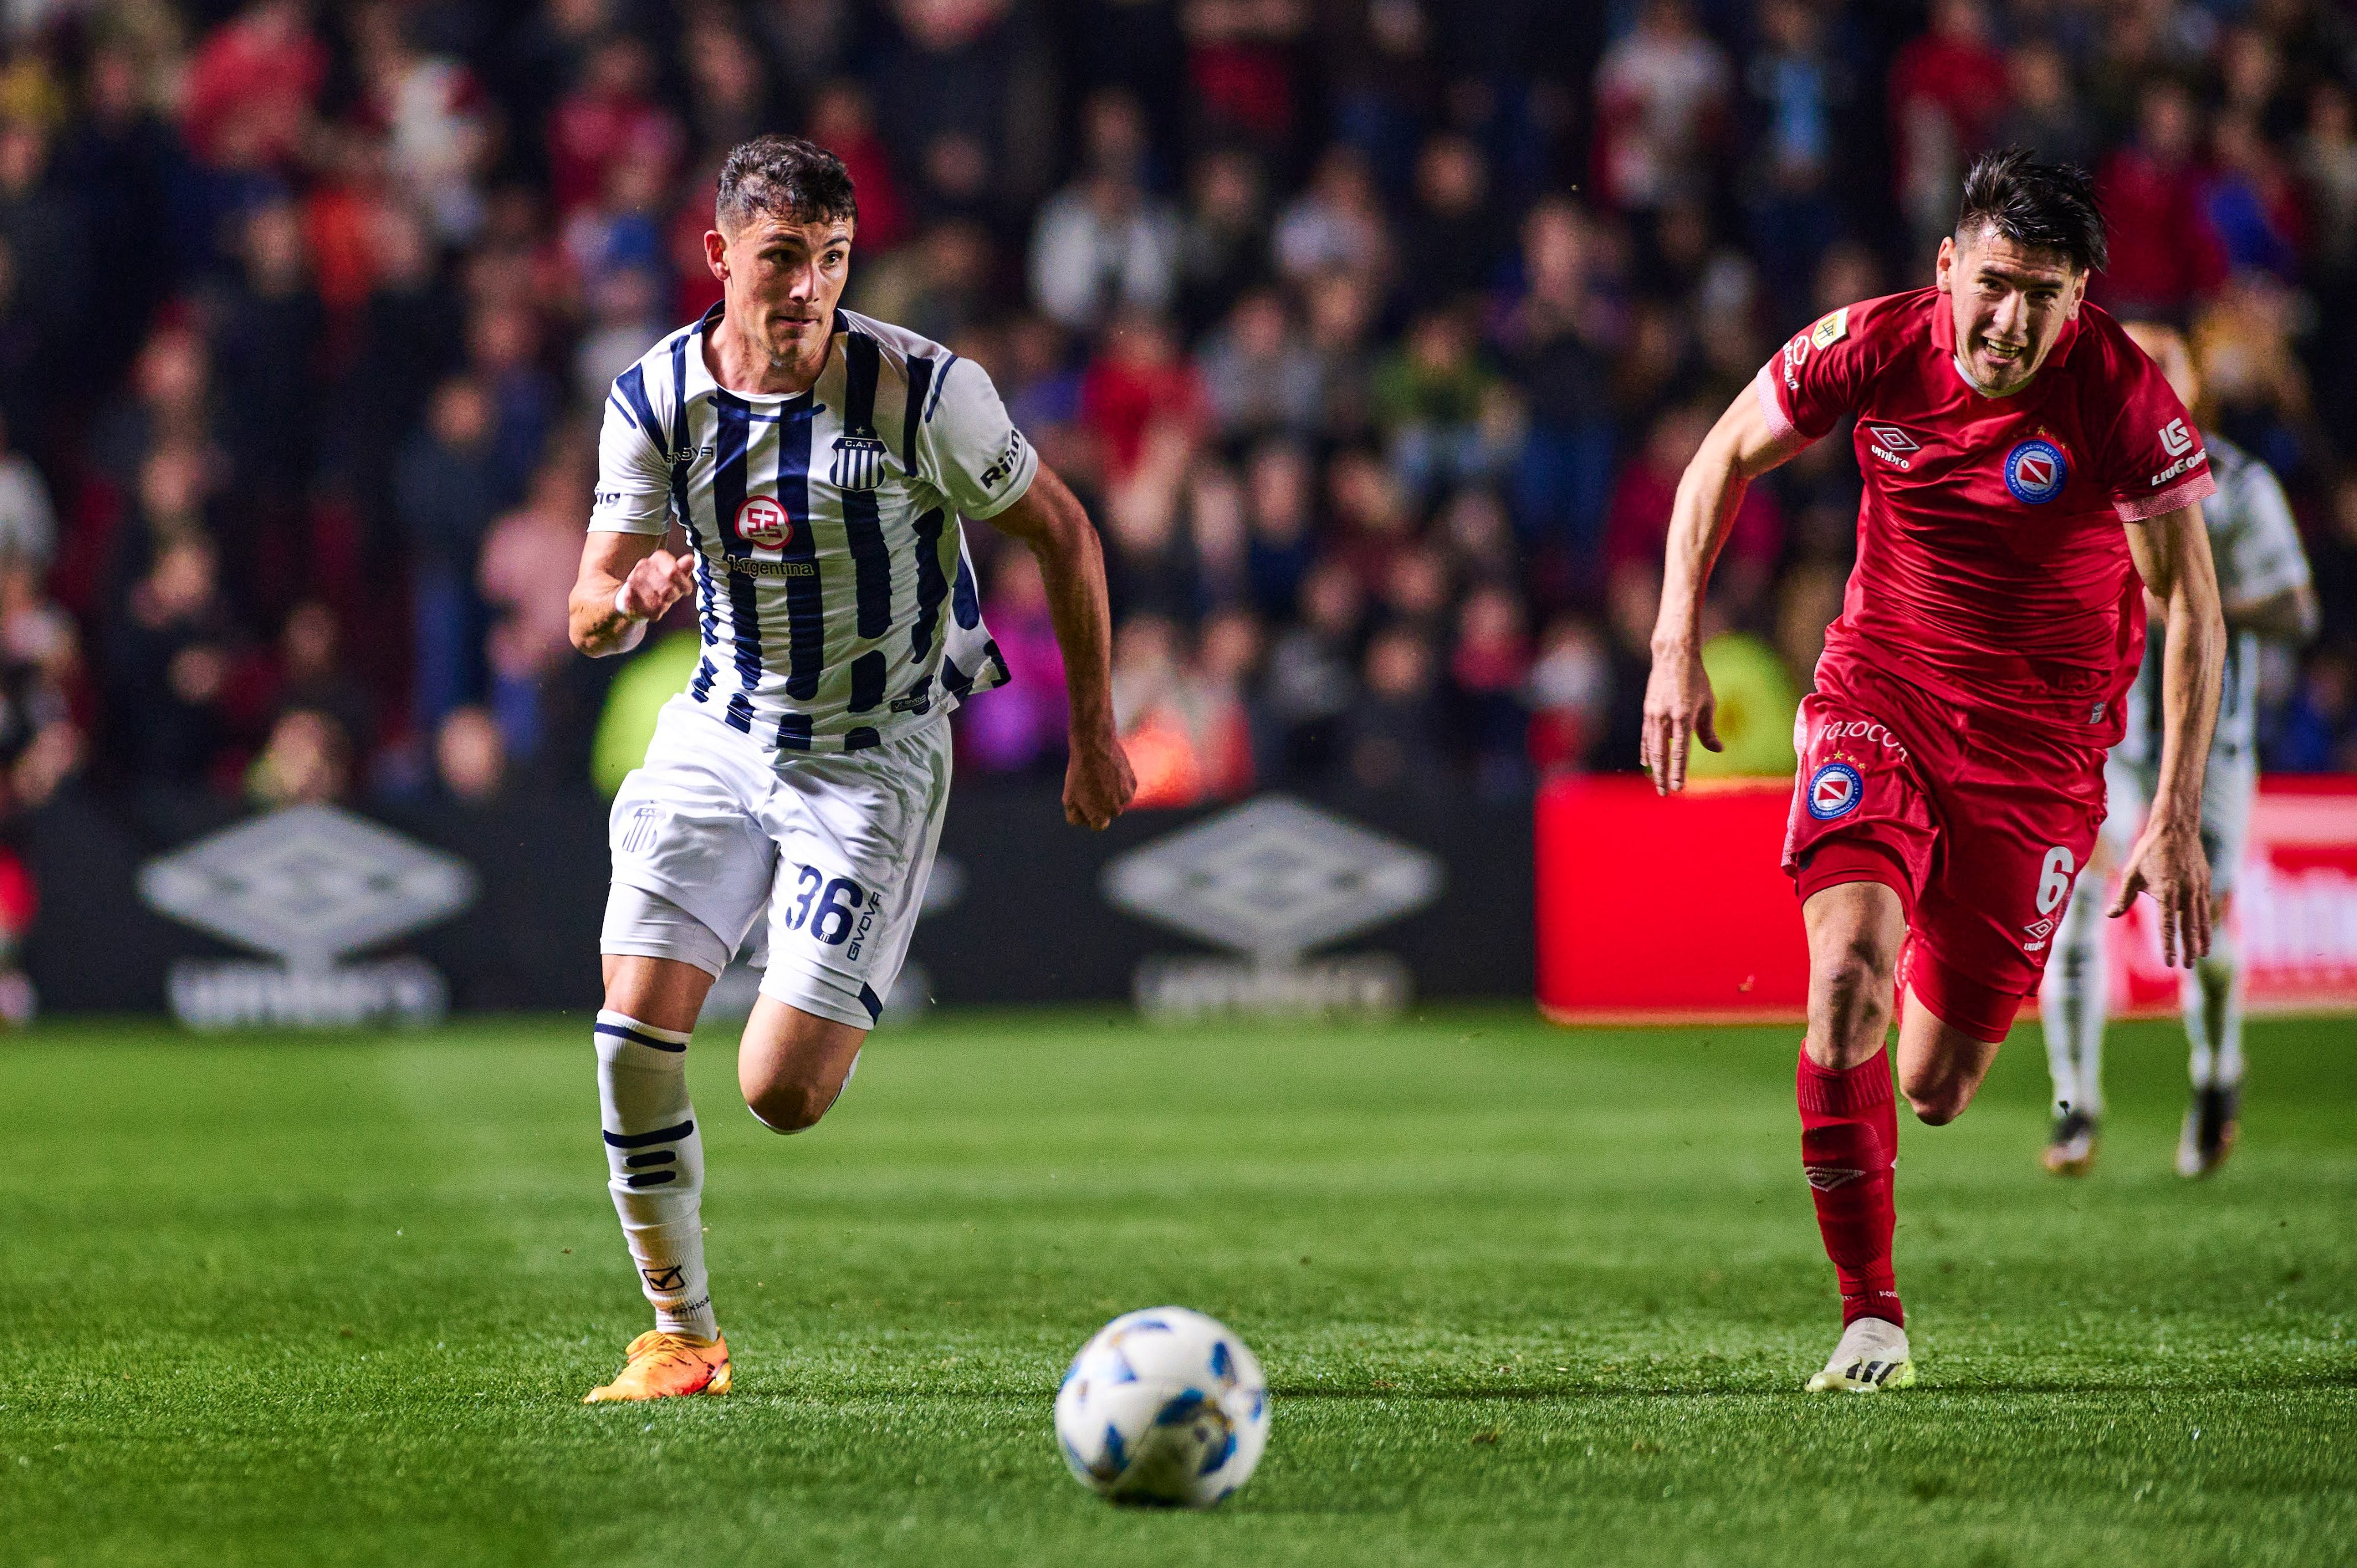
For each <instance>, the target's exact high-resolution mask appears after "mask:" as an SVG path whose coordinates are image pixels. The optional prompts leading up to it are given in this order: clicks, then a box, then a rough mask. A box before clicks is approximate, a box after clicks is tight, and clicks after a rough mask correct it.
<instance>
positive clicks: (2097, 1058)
mask: <svg viewBox="0 0 2357 1568" xmlns="http://www.w3.org/2000/svg"><path fill="white" fill-rule="evenodd" d="M2127 332H2128V336H2130V337H2131V338H2135V339H2136V344H2137V346H2138V347H2140V348H2142V349H2144V351H2145V352H2146V353H2147V354H2149V355H2151V356H2152V359H2153V361H2154V363H2156V364H2158V366H2159V367H2160V368H2161V371H2162V373H2163V374H2164V375H2166V376H2167V377H2168V378H2169V385H2170V386H2171V387H2172V388H2174V389H2175V390H2176V392H2177V395H2178V397H2179V399H2180V400H2182V401H2183V403H2184V404H2185V406H2186V407H2188V408H2197V407H2199V406H2200V400H2201V377H2200V375H2199V373H2198V372H2197V371H2196V369H2195V367H2194V363H2193V356H2192V354H2191V353H2190V351H2189V350H2188V349H2187V348H2186V345H2185V339H2184V338H2182V337H2180V336H2179V334H2178V332H2177V331H2176V330H2175V329H2174V328H2169V327H2161V326H2156V325H2153V324H2151V323H2147V322H2131V323H2129V324H2128V327H2127ZM2202 435H2203V437H2204V438H2205V439H2206V441H2207V442H2208V444H2209V448H2210V471H2211V474H2212V477H2213V478H2216V480H2217V481H2218V493H2217V494H2215V495H2213V496H2212V497H2211V498H2210V499H2208V500H2206V501H2204V502H2202V503H2201V515H2202V521H2203V523H2204V524H2205V525H2206V526H2207V528H2208V529H2209V532H2210V553H2211V557H2212V559H2213V560H2214V561H2215V562H2216V563H2217V566H2218V596H2219V598H2220V600H2221V602H2222V607H2223V609H2224V611H2225V616H2226V633H2227V638H2226V664H2225V671H2224V673H2223V679H2222V682H2221V689H2220V692H2219V697H2218V727H2217V728H2216V729H2215V730H2214V731H2213V732H2212V735H2211V738H2210V757H2209V761H2208V763H2207V764H2206V766H2205V768H2204V769H2203V773H2202V779H2201V847H2202V851H2203V853H2204V854H2207V855H2208V856H2209V859H2210V896H2211V906H2212V911H2213V913H2212V916H2211V932H2212V935H2211V942H2210V951H2209V953H2208V955H2207V956H2206V957H2204V958H2203V959H2201V961H2200V962H2198V963H2196V964H2195V965H2194V966H2193V967H2192V968H2191V969H2190V970H2188V971H2187V972H2185V975H2184V977H2183V979H2182V981H2181V983H2180V993H2181V997H2182V1004H2183V1007H2184V1014H2185V1034H2186V1037H2187V1039H2188V1040H2189V1041H2190V1043H2191V1046H2192V1062H2191V1067H2190V1076H2191V1078H2192V1081H2193V1103H2192V1104H2191V1105H2190V1107H2189V1108H2188V1109H2187V1111H2186V1112H2185V1125H2184V1128H2183V1130H2182V1132H2181V1133H2180V1134H2179V1139H2178V1146H2177V1169H2178V1174H2179V1175H2180V1176H2207V1175H2208V1174H2209V1173H2210V1172H2212V1171H2213V1170H2215V1169H2217V1168H2218V1167H2219V1166H2220V1165H2223V1164H2224V1163H2225V1161H2226V1156H2227V1155H2228V1154H2230V1153H2231V1152H2232V1151H2233V1146H2234V1135H2235V1130H2236V1122H2237V1121H2238V1118H2239V1112H2240V1107H2241V1101H2242V1090H2243V970H2242V963H2241V955H2240V954H2239V953H2237V952H2236V950H2235V945H2234V939H2233V932H2232V931H2230V930H2229V929H2227V925H2226V912H2227V909H2228V908H2229V907H2230V906H2231V904H2232V901H2233V896H2234V886H2235V883H2236V882H2237V881H2238V880H2239V878H2240V876H2241V874H2242V867H2243V859H2244V853H2245V850H2246V847H2247V845H2248V844H2249V843H2250V832H2251V807H2252V802H2253V800H2254V798H2255V796H2256V794H2257V792H2258V779H2259V758H2258V689H2259V645H2260V644H2261V643H2262V642H2265V641H2269V640H2275V641H2283V642H2306V641H2307V640H2308V639H2310V638H2312V637H2314V636H2315V635H2316V629H2317V625H2318V620H2319V612H2318V608H2317V603H2316V590H2315V588H2314V587H2313V586H2312V585H2311V584H2310V582H2309V571H2308V557H2307V556H2306V555H2304V554H2303V553H2301V551H2300V545H2299V526H2298V524H2297V523H2296V522H2294V521H2292V515H2291V507H2290V505H2289V503H2287V501H2286V500H2285V499H2284V493H2283V486H2282V485H2281V484H2279V483H2278V482H2276V477H2275V474H2274V473H2273V472H2272V471H2271V470H2270V469H2269V468H2268V467H2267V466H2266V464H2265V463H2262V462H2260V461H2259V460H2258V459H2257V458H2255V457H2254V456H2251V455H2250V454H2248V453H2246V452H2244V450H2243V449H2242V448H2241V447H2239V446H2235V445H2234V444H2233V442H2231V441H2228V440H2226V439H2225V438H2224V437H2223V436H2221V435H2218V434H2217V433H2216V432H2214V431H2204V432H2202ZM2162 643H2163V639H2162V638H2161V637H2159V636H2158V635H2154V636H2152V637H2150V638H2148V639H2147V640H2146V643H2145V650H2144V663H2143V665H2142V667H2141V668H2140V669H2139V670H2138V671H2137V673H2136V684H2135V685H2133V686H2131V687H2129V688H2128V695H2127V703H2126V709H2127V714H2126V720H2127V727H2126V732H2125V733H2124V734H2122V736H2120V742H2119V744H2118V745H2117V746H2114V747H2112V753H2111V756H2110V757H2109V758H2108V759H2107V760H2106V761H2105V763H2104V792H2105V794H2106V796H2107V797H2108V802H2107V809H2108V812H2109V814H2108V815H2106V816H2105V817H2104V831H2103V833H2102V836H2101V837H2100V838H2098V839H2097V840H2096V847H2095V853H2094V854H2092V855H2090V856H2089V857H2088V865H2087V869H2086V870H2085V872H2083V873H2082V874H2081V875H2080V879H2079V888H2078V890H2077V891H2076V892H2074V893H2073V894H2072V898H2071V903H2070V906H2069V908H2068V910H2067V912H2066V913H2065V914H2064V916H2063V918H2062V922H2061V926H2060V928H2059V929H2057V930H2056V932H2055V934H2054V943H2055V950H2054V956H2055V959H2056V960H2057V961H2056V962H2055V963H2053V964H2051V965H2050V966H2049V967H2048V969H2047V972H2046V985H2045V989H2044V991H2043V992H2042V993H2041V994H2040V1007H2041V1009H2042V1011H2043V1012H2044V1014H2045V1018H2046V1062H2047V1067H2048V1069H2049V1070H2050V1074H2051V1076H2052V1078H2053V1081H2054V1135H2053V1137H2052V1139H2051V1140H2050V1142H2049V1143H2048V1144H2047V1148H2046V1168H2047V1169H2048V1170H2050V1171H2052V1172H2054V1173H2055V1174H2056V1175H2058V1176H2083V1175H2085V1174H2086V1173H2087V1171H2088V1170H2089V1169H2090V1168H2091V1167H2092V1166H2093V1164H2094V1159H2095V1143H2096V1135H2097V1132H2098V1128H2099V1124H2100V1119H2101V1117H2102V1115H2103V1112H2104V1076H2103V1075H2104V1067H2103V1062H2104V1011H2105V1003H2106V1002H2107V1000H2108V998H2107V996H2106V995H2105V990H2106V987H2107V985H2108V983H2109V978H2110V977H2109V972H2108V966H2107V965H2106V964H2105V963H2104V923H2103V918H2102V909H2103V895H2104V889H2105V886H2106V885H2107V884H2108V883H2109V882H2110V880H2111V873H2112V872H2113V870H2114V869H2115V868H2116V867H2117V866H2118V865H2119V864H2120V862H2121V860H2122V858H2123V857H2124V856H2125V855H2126V850H2127V845H2128V843H2129V842H2130V840H2131V839H2132V838H2133V837H2134V835H2135V833H2136V829H2137V828H2138V827H2139V826H2140V825H2141V824H2142V822H2143V821H2144V814H2145V805H2146V802H2147V801H2149V800H2151V799H2152V798H2153V791H2154V789H2155V788H2156V787H2157V784H2158V768H2159V761H2160V736H2159V733H2158V732H2159V727H2160V726H2159V714H2160V686H2161V659H2162Z"/></svg>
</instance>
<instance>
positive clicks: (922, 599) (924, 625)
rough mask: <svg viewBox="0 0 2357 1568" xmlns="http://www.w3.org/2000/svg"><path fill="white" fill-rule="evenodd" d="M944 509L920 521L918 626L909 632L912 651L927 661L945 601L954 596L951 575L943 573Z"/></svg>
mask: <svg viewBox="0 0 2357 1568" xmlns="http://www.w3.org/2000/svg"><path fill="white" fill-rule="evenodd" d="M942 521H943V514H942V509H941V508H939V507H935V508H934V509H933V510H931V511H929V512H927V513H925V515H924V516H922V517H920V518H919V519H918V520H917V624H916V625H914V626H912V627H910V628H909V651H911V652H913V653H914V654H915V655H916V656H917V657H918V658H920V659H923V658H925V657H926V656H927V655H929V654H931V652H932V650H933V634H934V633H935V632H936V631H938V630H939V629H940V627H941V619H942V600H943V599H946V598H948V597H949V596H950V579H949V574H948V573H946V572H944V571H942Z"/></svg>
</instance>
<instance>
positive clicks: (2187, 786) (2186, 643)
mask: <svg viewBox="0 0 2357 1568" xmlns="http://www.w3.org/2000/svg"><path fill="white" fill-rule="evenodd" d="M2127 531H2128V550H2129V552H2130V553H2132V554H2133V555H2134V556H2135V557H2136V571H2137V572H2138V573H2139V574H2140V575H2142V576H2143V578H2144V585H2145V588H2146V589H2147V592H2149V593H2150V594H2151V595H2152V596H2153V597H2154V598H2156V599H2158V600H2159V601H2160V603H2161V604H2162V606H2163V607H2165V608H2166V610H2167V613H2168V630H2167V637H2168V641H2167V643H2166V645H2165V646H2164V648H2163V650H2162V653H2161V675H2160V724H2161V730H2160V776H2159V779H2158V780H2157V782H2156V783H2155V786H2154V789H2153V802H2152V814H2151V815H2150V816H2148V817H2147V818H2146V819H2145V826H2144V832H2142V833H2141V834H2139V835H2138V836H2137V838H2136V847H2135V848H2134V849H2132V850H2130V851H2129V852H2128V859H2127V865H2126V869H2125V872H2124V873H2123V875H2122V876H2121V878H2120V892H2119V897H2116V898H2115V899H2113V900H2112V909H2111V912H2112V913H2113V914H2114V915H2115V916H2118V915H2124V914H2126V913H2127V908H2128V906H2129V905H2130V904H2133V903H2135V902H2136V895H2137V894H2138V893H2139V892H2145V893H2150V894H2151V895H2152V898H2153V902H2154V903H2156V904H2158V906H2159V907H2160V951H2161V957H2162V960H2163V961H2165V962H2168V963H2170V964H2180V963H2181V964H2183V965H2184V966H2185V967H2186V968H2187V969H2191V968H2192V967H2193V964H2194V961H2196V960H2197V959H2200V958H2201V957H2202V956H2203V955H2205V954H2207V953H2208V952H2209V950H2210V861H2209V858H2208V856H2206V855H2204V854H2202V852H2201V775H2202V771H2203V769H2204V768H2206V767H2207V766H2208V764H2209V760H2210V731H2211V727H2212V725H2214V724H2215V723H2216V722H2217V718H2218V679H2219V671H2220V670H2221V668H2222V661H2223V659H2224V654H2225V649H2226V622H2225V618H2224V617H2223V616H2222V614H2221V613H2220V611H2219V607H2218V573H2217V567H2216V565H2215V564H2214V563H2213V562H2212V560H2211V559H2210V531H2209V529H2208V528H2207V527H2205V526H2204V525H2203V523H2202V521H2201V503H2200V502H2198V501H2197V502H2195V503H2194V504H2193V505H2191V506H2188V507H2179V509H2178V510H2175V511H2170V512H2163V513H2162V514H2161V515H2160V516H2158V517H2156V518H2154V519H2152V520H2151V521H2147V522H2132V523H2129V524H2128V525H2127Z"/></svg>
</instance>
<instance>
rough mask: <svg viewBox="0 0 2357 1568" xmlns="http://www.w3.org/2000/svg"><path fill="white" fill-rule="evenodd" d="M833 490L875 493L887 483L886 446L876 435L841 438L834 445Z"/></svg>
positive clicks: (845, 436) (840, 436)
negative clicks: (882, 484) (885, 481)
mask: <svg viewBox="0 0 2357 1568" xmlns="http://www.w3.org/2000/svg"><path fill="white" fill-rule="evenodd" d="M833 477H834V488H835V489H838V490H872V489H875V488H876V487H877V485H879V484H881V483H883V482H884V443H883V442H881V441H879V440H877V438H876V437H875V436H873V435H839V436H837V437H835V442H834V476H833Z"/></svg>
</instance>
